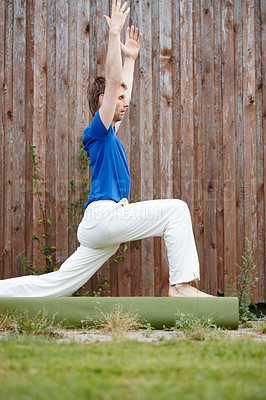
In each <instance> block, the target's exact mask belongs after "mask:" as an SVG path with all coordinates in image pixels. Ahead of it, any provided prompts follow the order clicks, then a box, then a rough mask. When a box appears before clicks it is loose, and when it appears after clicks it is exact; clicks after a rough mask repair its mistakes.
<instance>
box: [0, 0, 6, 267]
mask: <svg viewBox="0 0 266 400" xmlns="http://www.w3.org/2000/svg"><path fill="white" fill-rule="evenodd" d="M0 21H1V22H0V65H5V2H3V1H2V2H1V4H0ZM0 87H1V91H0V165H1V168H0V182H2V185H3V182H4V162H5V159H4V154H5V153H4V118H5V117H4V104H5V97H4V88H5V70H4V68H1V69H0ZM2 188H3V186H2ZM0 243H1V244H2V243H4V191H3V190H1V191H0ZM3 256H4V250H3V249H2V250H1V247H0V270H1V271H3Z"/></svg>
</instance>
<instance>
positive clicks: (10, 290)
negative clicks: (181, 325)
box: [0, 0, 208, 297]
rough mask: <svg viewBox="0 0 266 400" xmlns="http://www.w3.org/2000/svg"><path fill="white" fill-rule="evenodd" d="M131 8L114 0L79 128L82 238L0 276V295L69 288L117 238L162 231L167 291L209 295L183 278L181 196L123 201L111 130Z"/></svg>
mask: <svg viewBox="0 0 266 400" xmlns="http://www.w3.org/2000/svg"><path fill="white" fill-rule="evenodd" d="M128 13H129V8H127V3H124V4H123V5H122V6H121V0H113V4H112V13H111V18H109V17H107V16H105V19H106V21H107V23H108V25H109V39H108V50H107V56H106V68H105V79H104V78H99V77H98V78H97V79H96V80H95V82H94V83H93V85H92V86H91V88H90V90H89V105H90V109H91V112H92V114H93V115H94V118H93V121H92V123H91V125H90V126H89V127H88V128H87V129H86V130H85V132H84V137H83V143H84V149H85V150H86V151H87V153H88V156H89V158H90V167H91V190H90V195H89V198H88V201H87V203H86V204H85V207H86V210H85V214H84V218H83V220H82V221H81V223H80V225H79V228H78V240H79V242H80V246H79V247H78V249H77V250H76V252H75V253H74V254H73V255H72V256H71V257H70V258H69V259H68V260H66V261H65V262H64V263H63V265H62V266H61V268H60V269H59V270H58V271H55V272H51V273H49V274H45V275H40V276H25V277H19V278H12V279H6V280H4V281H0V296H18V297H19V296H21V297H31V296H38V297H47V296H69V295H71V294H72V293H73V292H74V291H75V290H77V289H78V288H80V287H81V286H82V285H84V283H85V282H87V280H88V279H89V278H90V277H91V276H92V275H93V274H94V273H95V272H96V271H97V270H98V269H99V268H100V267H101V265H102V264H103V263H104V262H105V261H107V260H108V259H109V258H110V257H111V256H112V255H113V254H114V253H115V252H116V251H117V249H118V247H119V245H120V243H122V242H127V241H131V240H138V239H142V238H146V237H154V236H161V237H164V240H165V242H166V246H167V254H168V259H169V275H170V286H169V296H174V297H180V296H188V297H195V296H199V297H203V296H208V295H207V294H205V293H202V292H200V291H198V290H197V289H195V288H194V287H192V286H190V285H189V284H188V282H190V281H192V280H195V279H198V278H199V263H198V256H197V251H196V246H195V241H194V237H193V231H192V225H191V218H190V213H189V210H188V207H187V205H186V204H185V203H184V202H183V201H181V200H151V201H144V202H139V203H134V204H129V203H128V197H129V192H130V175H129V169H128V162H127V157H126V153H125V150H124V148H123V146H122V144H121V142H120V140H119V139H118V137H117V135H116V132H117V130H118V128H119V126H120V123H121V121H122V119H123V116H124V114H125V112H126V109H127V108H128V106H129V102H130V98H131V91H132V83H133V72H134V64H135V60H136V58H137V56H138V53H139V48H140V43H141V35H138V30H137V29H135V28H134V27H133V26H132V27H131V28H128V29H127V34H126V43H125V45H122V46H121V47H122V51H123V53H124V55H125V62H124V67H123V68H122V59H121V49H120V32H121V30H122V28H123V26H124V24H125V20H126V17H127V15H128Z"/></svg>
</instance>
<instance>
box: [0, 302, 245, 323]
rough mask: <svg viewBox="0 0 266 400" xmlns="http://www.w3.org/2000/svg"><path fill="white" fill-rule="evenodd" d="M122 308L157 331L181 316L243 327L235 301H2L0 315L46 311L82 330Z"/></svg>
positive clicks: (56, 318)
mask: <svg viewBox="0 0 266 400" xmlns="http://www.w3.org/2000/svg"><path fill="white" fill-rule="evenodd" d="M118 305H119V306H120V309H121V310H122V311H123V312H128V311H130V312H131V313H135V314H138V316H139V320H140V321H141V322H142V321H143V320H144V323H147V322H149V323H150V324H151V326H152V327H153V328H155V329H163V327H164V326H165V327H171V326H173V325H174V323H175V321H176V319H177V315H178V313H193V314H194V315H196V316H197V317H203V316H204V317H213V319H214V322H215V324H216V325H217V326H219V327H225V328H229V329H237V328H238V323H239V312H238V299H237V298H235V297H205V298H188V297H187V298H185V297H175V298H173V297H0V314H2V315H3V313H5V312H6V311H9V312H11V311H16V312H19V311H20V310H21V309H25V308H26V309H28V311H29V315H31V316H33V315H34V314H35V313H36V312H38V311H40V310H41V311H42V310H43V308H44V307H45V310H46V311H47V312H48V314H49V316H50V317H52V316H53V315H54V314H57V315H56V317H55V321H57V322H59V321H62V320H64V321H65V324H66V326H67V327H69V328H81V327H82V326H93V325H94V324H95V322H94V321H95V320H97V319H98V320H99V318H100V317H101V315H102V313H101V312H103V313H110V311H112V310H113V309H114V307H117V306H118ZM84 320H85V321H86V320H87V321H86V322H85V323H84V322H82V321H84ZM84 324H85V325H84Z"/></svg>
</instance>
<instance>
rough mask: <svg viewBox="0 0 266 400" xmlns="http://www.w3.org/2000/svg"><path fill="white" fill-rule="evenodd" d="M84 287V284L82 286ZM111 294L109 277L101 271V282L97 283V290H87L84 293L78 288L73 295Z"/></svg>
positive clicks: (94, 295)
mask: <svg viewBox="0 0 266 400" xmlns="http://www.w3.org/2000/svg"><path fill="white" fill-rule="evenodd" d="M82 288H84V286H83V287H82ZM108 294H110V284H109V282H108V279H107V278H106V277H105V276H103V274H102V273H101V272H100V273H99V282H98V283H97V285H96V287H95V290H91V289H89V290H87V292H85V293H84V294H81V292H80V289H79V290H77V291H76V292H74V293H73V294H72V296H73V297H79V296H82V297H101V296H104V295H108Z"/></svg>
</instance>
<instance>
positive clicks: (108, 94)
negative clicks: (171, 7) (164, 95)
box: [99, 0, 130, 129]
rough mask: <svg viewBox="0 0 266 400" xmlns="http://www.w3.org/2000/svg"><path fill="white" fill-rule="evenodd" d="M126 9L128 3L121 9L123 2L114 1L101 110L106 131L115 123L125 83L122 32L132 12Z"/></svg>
mask: <svg viewBox="0 0 266 400" xmlns="http://www.w3.org/2000/svg"><path fill="white" fill-rule="evenodd" d="M126 7H127V3H124V4H123V5H122V7H121V0H113V4H112V14H111V19H110V21H109V22H110V29H109V39H108V49H107V56H106V66H105V82H106V83H105V92H104V96H103V100H102V104H101V107H100V110H99V113H100V117H101V120H102V122H103V124H104V126H105V127H106V129H109V127H110V125H111V123H112V121H113V117H114V112H115V107H116V103H117V96H118V90H119V88H120V85H121V83H122V81H123V70H122V59H121V50H120V32H121V29H122V28H123V26H124V24H125V20H126V17H127V15H128V13H129V11H130V9H129V8H127V9H126ZM105 19H106V20H108V17H107V16H105Z"/></svg>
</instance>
